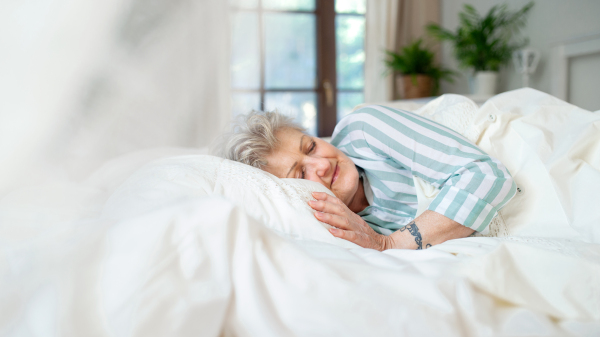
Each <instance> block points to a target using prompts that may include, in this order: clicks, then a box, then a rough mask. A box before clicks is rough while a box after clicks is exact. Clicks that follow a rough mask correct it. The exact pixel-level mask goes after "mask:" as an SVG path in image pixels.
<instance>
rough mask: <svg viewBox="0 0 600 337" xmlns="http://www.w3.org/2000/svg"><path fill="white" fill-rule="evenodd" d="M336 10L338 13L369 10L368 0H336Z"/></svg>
mask: <svg viewBox="0 0 600 337" xmlns="http://www.w3.org/2000/svg"><path fill="white" fill-rule="evenodd" d="M335 11H336V12H338V13H358V14H365V13H366V12H367V0H335Z"/></svg>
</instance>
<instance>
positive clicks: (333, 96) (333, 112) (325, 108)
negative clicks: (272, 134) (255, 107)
mask: <svg viewBox="0 0 600 337" xmlns="http://www.w3.org/2000/svg"><path fill="white" fill-rule="evenodd" d="M262 2H263V0H258V1H257V7H256V8H243V7H235V6H231V11H232V12H252V13H257V15H258V33H259V37H258V40H259V62H260V67H259V68H260V69H259V76H260V80H259V88H258V89H250V88H233V87H232V88H231V91H232V93H258V94H259V105H260V107H259V108H260V109H261V110H264V109H265V96H266V94H267V93H271V92H274V93H277V92H299V93H301V92H313V93H315V96H316V104H317V107H316V108H317V117H316V118H317V120H316V124H317V125H316V131H317V136H319V137H330V136H331V134H332V133H333V130H334V128H335V125H336V124H337V106H338V99H337V98H338V93H345V92H350V93H352V92H354V93H358V92H364V87H363V88H362V89H348V88H341V89H339V90H338V87H337V60H336V59H337V52H336V17H337V15H343V16H362V17H364V14H357V13H336V11H335V1H334V0H315V9H314V11H313V10H276V9H265V8H263V6H262ZM265 13H292V14H293V13H298V14H313V15H315V24H316V27H315V33H316V36H315V43H316V46H315V47H316V55H315V56H316V60H315V61H316V74H315V80H316V83H315V86H314V88H276V89H274V88H269V89H267V88H266V87H265V76H266V74H265V71H266V66H265V62H266V60H265V53H266V46H265V34H266V32H265V27H264V14H265Z"/></svg>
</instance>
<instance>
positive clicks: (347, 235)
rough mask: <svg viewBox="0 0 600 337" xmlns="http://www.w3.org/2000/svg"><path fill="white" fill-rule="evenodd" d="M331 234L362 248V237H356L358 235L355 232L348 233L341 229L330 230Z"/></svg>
mask: <svg viewBox="0 0 600 337" xmlns="http://www.w3.org/2000/svg"><path fill="white" fill-rule="evenodd" d="M329 232H330V233H331V234H332V235H333V236H335V237H336V238H340V239H344V240H347V241H350V242H353V243H356V244H357V245H359V246H361V247H362V245H361V243H360V242H359V238H360V237H359V236H358V235H356V233H355V232H353V231H347V230H343V229H339V228H329Z"/></svg>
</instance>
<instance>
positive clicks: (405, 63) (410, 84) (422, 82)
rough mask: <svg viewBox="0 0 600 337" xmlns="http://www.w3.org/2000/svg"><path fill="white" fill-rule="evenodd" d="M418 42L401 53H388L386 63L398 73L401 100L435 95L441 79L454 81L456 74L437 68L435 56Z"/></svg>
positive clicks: (411, 44) (420, 40) (406, 47)
mask: <svg viewBox="0 0 600 337" xmlns="http://www.w3.org/2000/svg"><path fill="white" fill-rule="evenodd" d="M422 43H423V40H422V39H419V40H416V41H414V42H412V43H410V44H408V45H407V46H405V47H403V48H402V49H401V50H400V52H399V53H395V52H392V51H387V52H386V53H387V55H388V58H387V60H386V61H385V64H386V66H387V67H388V69H389V70H391V71H395V72H397V73H398V77H397V78H396V83H397V87H398V89H399V94H400V97H401V98H404V99H408V98H419V97H428V96H432V95H435V94H436V93H437V91H438V89H439V82H440V80H441V79H444V80H449V81H452V76H453V75H454V72H452V71H450V70H447V69H443V68H441V67H439V66H436V65H435V63H434V54H433V52H431V51H430V50H429V49H427V48H426V47H424V46H422Z"/></svg>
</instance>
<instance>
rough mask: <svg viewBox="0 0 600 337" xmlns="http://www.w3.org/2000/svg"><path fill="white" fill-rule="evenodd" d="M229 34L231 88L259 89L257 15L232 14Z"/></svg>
mask: <svg viewBox="0 0 600 337" xmlns="http://www.w3.org/2000/svg"><path fill="white" fill-rule="evenodd" d="M231 34H232V36H231V86H232V87H233V88H238V89H259V88H260V53H259V50H258V48H259V45H260V44H259V41H258V36H259V35H258V14H256V13H244V12H239V13H235V14H232V27H231Z"/></svg>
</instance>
